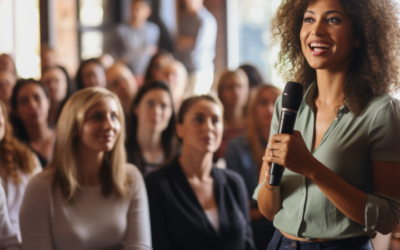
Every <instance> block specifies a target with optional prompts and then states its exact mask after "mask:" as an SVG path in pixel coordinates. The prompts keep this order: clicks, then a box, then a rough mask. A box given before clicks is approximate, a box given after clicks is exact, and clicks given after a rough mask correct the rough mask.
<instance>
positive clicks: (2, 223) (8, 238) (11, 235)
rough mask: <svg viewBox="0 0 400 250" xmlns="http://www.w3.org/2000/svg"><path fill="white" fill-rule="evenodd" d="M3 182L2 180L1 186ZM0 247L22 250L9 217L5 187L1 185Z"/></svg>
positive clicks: (5, 249) (3, 249) (7, 249)
mask: <svg viewBox="0 0 400 250" xmlns="http://www.w3.org/2000/svg"><path fill="white" fill-rule="evenodd" d="M1 182H2V180H1V178H0V184H1ZM0 247H1V249H2V250H18V249H22V246H21V243H19V242H18V238H17V233H16V232H15V230H14V228H13V226H12V224H11V221H10V218H9V216H8V209H7V197H6V194H5V192H4V188H3V185H0Z"/></svg>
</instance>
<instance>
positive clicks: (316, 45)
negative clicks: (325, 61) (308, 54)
mask: <svg viewBox="0 0 400 250" xmlns="http://www.w3.org/2000/svg"><path fill="white" fill-rule="evenodd" d="M310 47H311V48H315V47H318V48H328V49H329V48H330V47H331V46H330V45H328V44H324V43H311V44H310Z"/></svg>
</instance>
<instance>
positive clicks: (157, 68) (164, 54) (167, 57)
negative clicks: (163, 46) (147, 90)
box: [145, 50, 174, 81]
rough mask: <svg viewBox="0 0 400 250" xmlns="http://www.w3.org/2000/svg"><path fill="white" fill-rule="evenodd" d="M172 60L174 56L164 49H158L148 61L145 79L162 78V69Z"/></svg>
mask: <svg viewBox="0 0 400 250" xmlns="http://www.w3.org/2000/svg"><path fill="white" fill-rule="evenodd" d="M173 61H174V56H173V55H172V54H171V53H169V52H168V51H166V50H159V51H158V52H157V54H155V55H154V56H153V57H152V58H151V59H150V62H149V65H148V67H147V71H146V75H145V81H149V80H158V81H160V80H163V79H164V71H163V69H164V68H165V67H166V66H167V65H169V64H170V63H171V62H173Z"/></svg>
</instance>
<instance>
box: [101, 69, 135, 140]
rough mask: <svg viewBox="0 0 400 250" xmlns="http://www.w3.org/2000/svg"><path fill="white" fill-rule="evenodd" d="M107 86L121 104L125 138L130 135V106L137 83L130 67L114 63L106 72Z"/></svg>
mask: <svg viewBox="0 0 400 250" xmlns="http://www.w3.org/2000/svg"><path fill="white" fill-rule="evenodd" d="M106 78H107V88H108V90H110V91H111V92H114V93H115V94H116V95H117V96H118V98H119V101H120V102H121V104H122V108H123V109H124V115H125V129H126V131H125V132H126V133H125V134H126V136H127V138H131V137H132V133H133V130H132V126H133V117H132V116H133V114H132V106H133V101H134V100H135V96H136V94H137V91H138V85H137V82H136V80H135V77H134V75H133V74H132V72H131V71H130V69H129V68H128V67H127V66H126V65H125V64H123V63H116V64H114V65H113V66H111V67H110V68H109V69H108V70H107V72H106Z"/></svg>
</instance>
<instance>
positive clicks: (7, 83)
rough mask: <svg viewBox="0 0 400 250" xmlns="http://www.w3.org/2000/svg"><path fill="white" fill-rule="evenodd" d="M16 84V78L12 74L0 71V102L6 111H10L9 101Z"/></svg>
mask: <svg viewBox="0 0 400 250" xmlns="http://www.w3.org/2000/svg"><path fill="white" fill-rule="evenodd" d="M16 82H17V78H16V77H15V75H14V74H13V73H12V72H10V71H7V70H0V100H2V101H3V102H4V103H5V104H6V106H7V110H8V111H10V109H11V108H10V99H11V95H12V91H13V88H14V86H15V83H16Z"/></svg>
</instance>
